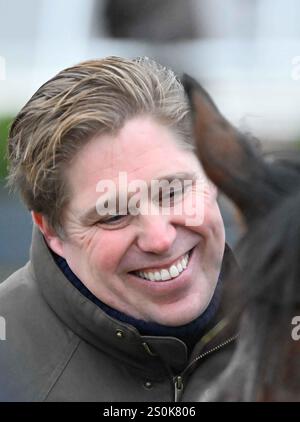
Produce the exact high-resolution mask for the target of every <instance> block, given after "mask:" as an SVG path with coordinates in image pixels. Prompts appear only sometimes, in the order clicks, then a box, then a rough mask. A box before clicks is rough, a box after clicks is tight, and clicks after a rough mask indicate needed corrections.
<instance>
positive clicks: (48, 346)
mask: <svg viewBox="0 0 300 422" xmlns="http://www.w3.org/2000/svg"><path fill="white" fill-rule="evenodd" d="M226 254H227V257H226V259H229V260H230V259H231V257H230V256H229V255H230V254H231V252H230V250H229V249H227V250H226V253H225V255H226ZM228 256H229V258H228ZM231 290H232V286H230V285H228V286H226V288H225V289H223V298H222V302H221V306H220V307H219V310H218V312H217V315H216V318H215V320H214V321H212V322H211V323H210V326H209V327H208V328H207V330H210V329H211V328H212V327H213V326H214V325H215V324H216V323H217V322H218V321H220V320H221V319H222V317H223V316H224V314H226V307H227V303H228V297H227V295H228V292H229V293H230V291H231ZM0 316H2V317H4V318H5V321H6V340H0V401H26V402H32V401H50V402H51V401H72V402H74V401H154V402H155V401H158V402H172V401H175V400H176V401H195V400H197V398H198V397H199V394H200V393H203V392H204V391H205V389H206V388H207V386H208V383H210V382H211V381H212V380H214V379H217V376H218V375H219V374H220V373H221V372H222V370H223V369H224V368H225V366H226V365H227V364H228V362H229V360H230V358H231V356H232V353H233V349H234V340H233V337H234V335H235V327H233V326H230V325H229V326H227V327H226V328H224V329H222V330H219V332H217V334H216V333H215V334H214V335H213V336H211V331H210V335H209V336H204V337H203V338H202V339H199V342H198V343H197V345H196V346H195V348H194V350H193V352H192V354H191V356H190V357H188V354H187V348H186V345H185V344H184V343H183V342H182V341H181V340H179V339H177V338H174V337H156V336H141V335H140V334H139V332H138V331H137V330H136V329H135V328H134V327H132V326H130V325H128V324H125V323H122V322H119V321H117V320H114V319H113V318H111V317H110V316H108V315H107V314H106V313H105V312H104V311H102V310H101V309H100V308H99V307H98V306H97V305H95V304H94V303H93V302H91V301H90V300H89V299H87V298H86V297H85V296H83V295H82V294H81V293H80V292H79V290H77V289H76V288H75V287H74V286H73V285H72V284H71V283H70V282H69V280H67V279H66V277H65V276H64V274H63V273H62V272H61V270H60V269H59V268H58V267H57V265H56V263H55V262H54V259H53V257H52V255H51V253H50V252H49V250H48V248H47V246H46V244H45V241H44V238H43V236H42V235H41V233H40V231H39V230H38V229H37V228H36V227H35V228H34V230H33V240H32V246H31V259H30V261H29V262H28V263H27V264H26V265H25V266H24V267H23V268H21V269H20V270H18V271H17V272H15V273H14V274H12V275H11V276H10V277H9V278H8V279H7V280H6V281H4V282H3V283H1V284H0ZM210 337H212V338H211V339H210Z"/></svg>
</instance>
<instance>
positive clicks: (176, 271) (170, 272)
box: [133, 249, 193, 281]
mask: <svg viewBox="0 0 300 422" xmlns="http://www.w3.org/2000/svg"><path fill="white" fill-rule="evenodd" d="M192 251H193V249H191V250H190V251H189V252H187V253H186V254H184V255H182V256H181V257H180V258H178V260H177V261H176V262H175V263H174V264H172V265H171V266H170V267H167V268H160V269H159V268H158V269H153V270H151V271H134V272H133V274H135V275H137V276H138V277H140V278H143V279H145V280H149V281H166V280H171V279H173V278H176V277H178V276H179V275H180V274H181V273H182V272H183V271H185V270H186V268H187V266H188V263H189V260H190V256H191V253H192Z"/></svg>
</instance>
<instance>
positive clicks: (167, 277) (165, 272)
mask: <svg viewBox="0 0 300 422" xmlns="http://www.w3.org/2000/svg"><path fill="white" fill-rule="evenodd" d="M160 274H161V279H162V280H170V279H171V278H172V277H171V276H170V273H169V271H168V270H161V272H160Z"/></svg>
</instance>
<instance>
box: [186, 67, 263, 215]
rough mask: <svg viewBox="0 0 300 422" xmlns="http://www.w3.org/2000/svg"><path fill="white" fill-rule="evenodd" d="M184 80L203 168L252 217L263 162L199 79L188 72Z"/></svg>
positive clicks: (243, 211)
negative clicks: (220, 109) (222, 112)
mask: <svg viewBox="0 0 300 422" xmlns="http://www.w3.org/2000/svg"><path fill="white" fill-rule="evenodd" d="M182 83H183V85H184V88H185V90H186V93H187V95H188V98H189V101H190V104H191V108H192V115H193V123H194V133H195V144H196V151H197V155H198V157H199V159H200V161H201V162H202V165H203V167H204V170H205V171H206V173H207V175H208V177H209V178H210V179H211V180H212V181H213V182H214V183H215V184H216V185H217V186H218V187H219V188H220V189H221V190H222V191H223V192H224V193H225V194H226V195H228V196H229V197H230V198H231V199H232V200H233V201H234V202H235V203H236V205H237V206H238V207H239V208H240V209H241V211H242V213H243V214H244V216H245V217H246V219H250V218H251V216H252V215H253V213H254V214H255V212H256V211H257V210H256V209H254V208H253V204H254V202H255V201H254V200H253V199H254V198H253V196H252V197H251V194H257V192H256V189H255V182H256V180H259V179H257V177H260V178H261V177H262V175H261V173H262V172H264V170H265V169H264V165H263V162H262V160H261V159H260V157H259V155H258V154H257V153H256V151H255V150H254V148H252V147H251V145H250V144H249V143H248V142H247V141H246V139H243V136H242V135H241V134H240V133H239V132H238V131H237V129H235V128H234V127H233V126H232V125H231V124H230V123H229V122H228V121H227V120H226V119H225V117H223V116H222V114H221V113H220V111H219V110H218V108H217V107H216V105H215V104H214V102H213V100H212V99H211V98H210V96H209V95H208V93H207V92H206V91H205V90H204V89H203V88H202V87H201V85H200V84H199V83H198V82H196V81H195V80H194V79H193V78H191V77H190V76H188V75H186V74H185V75H184V76H183V78H182ZM256 206H257V204H256Z"/></svg>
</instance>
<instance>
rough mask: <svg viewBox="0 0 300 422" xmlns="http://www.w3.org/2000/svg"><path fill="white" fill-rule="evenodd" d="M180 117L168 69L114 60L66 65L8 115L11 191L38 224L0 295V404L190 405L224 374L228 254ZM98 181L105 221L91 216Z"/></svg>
mask: <svg viewBox="0 0 300 422" xmlns="http://www.w3.org/2000/svg"><path fill="white" fill-rule="evenodd" d="M190 114H191V113H190V109H189V106H188V102H187V99H186V97H185V93H184V89H183V87H182V85H181V84H180V82H179V81H178V80H177V79H176V77H175V75H174V74H173V72H172V71H171V70H168V69H166V68H164V67H162V66H160V65H159V64H157V63H155V62H153V61H151V60H149V59H136V60H127V59H122V58H117V57H110V58H106V59H103V60H95V61H90V62H85V63H81V64H79V65H77V66H74V67H72V68H69V69H66V70H63V71H62V72H60V73H59V74H58V75H57V76H55V77H54V78H52V79H51V80H49V81H48V82H46V83H45V84H44V85H43V86H42V87H41V88H40V89H39V90H38V91H37V92H36V93H35V94H34V95H33V97H32V98H31V99H30V100H29V102H28V103H27V104H26V105H25V107H24V108H23V109H22V110H21V112H20V113H19V115H18V116H17V118H16V120H15V122H14V124H13V126H12V128H11V132H10V138H9V158H10V176H9V183H10V185H11V186H14V187H16V188H17V189H18V190H19V191H20V193H21V195H22V197H23V199H24V201H25V203H26V205H27V206H28V208H29V209H30V210H31V213H32V217H33V221H34V223H35V224H34V229H33V240H32V248H31V257H30V261H29V263H28V264H27V265H26V266H25V267H24V268H22V269H20V270H19V271H18V272H16V273H15V274H13V275H12V276H11V277H10V278H9V279H8V280H6V281H5V282H4V283H3V284H2V285H1V287H0V306H1V308H0V309H1V315H3V317H5V318H6V321H7V341H5V342H2V343H1V344H0V373H1V374H2V377H4V378H3V379H5V382H6V383H7V388H5V390H4V389H2V391H0V399H1V400H2V401H5V400H14V401H15V400H17V401H172V400H185V401H189V400H193V399H194V398H195V397H196V396H197V394H199V388H200V389H204V388H205V386H206V380H209V381H211V379H212V378H213V377H216V376H217V375H218V374H219V372H220V371H221V370H222V369H224V367H225V365H226V363H227V362H228V360H229V358H230V356H231V352H232V346H231V344H232V343H233V342H232V339H233V334H234V331H233V330H234V328H233V327H231V326H230V325H229V326H228V325H226V324H225V322H224V321H225V320H224V317H225V316H226V303H227V302H228V299H227V298H226V295H227V294H228V292H230V290H231V289H232V286H231V285H229V284H228V285H227V286H226V282H225V281H224V280H223V279H224V271H225V266H226V265H227V262H228V260H230V259H232V258H231V253H230V250H229V249H228V247H227V246H226V247H225V234H224V225H223V221H222V217H221V215H220V211H219V208H218V204H217V192H216V189H215V188H214V186H213V185H212V184H211V183H210V182H209V181H208V180H207V179H206V176H205V174H204V172H203V170H202V168H201V165H200V163H199V161H198V159H197V157H196V155H195V153H194V147H193V132H192V124H191V116H190ZM120 175H126V183H121V184H120V183H119V181H120ZM103 181H105V182H107V183H108V186H113V187H116V189H113V192H114V194H115V195H114V198H113V199H114V200H115V204H116V207H115V209H114V212H112V211H111V210H109V209H108V208H107V209H106V208H105V207H104V206H102V208H101V211H102V212H99V203H100V202H101V201H102V203H107V195H106V194H107V192H103V190H101V189H100V188H99V186H100V185H99V183H100V184H101V183H102V184H103ZM153 181H167V182H168V183H169V185H168V183H167V184H165V185H164V186H167V188H159V190H158V195H153ZM174 182H176V183H174ZM143 184H144V185H145V186H146V189H144V191H143V192H141V189H140V190H139V189H137V191H136V192H135V202H134V204H135V207H132V201H131V200H132V198H131V199H130V194H131V196H132V193H133V192H132V186H139V187H141V186H143ZM129 186H131V188H130V189H129V188H128V187H129ZM170 186H172V187H171V188H170ZM156 193H157V192H156ZM121 199H122V201H121ZM124 200H125V208H124ZM99 201H100V202H99ZM130 201H131V202H130ZM121 202H122V206H120V203H121ZM130 204H131V205H130ZM166 204H167V206H166ZM149 205H150V206H149ZM133 208H134V209H133ZM105 209H106V211H107V212H103V210H105ZM224 251H225V252H224ZM224 285H225V286H224ZM224 326H225V327H224ZM222 327H223V328H222ZM200 355H205V356H206V355H207V356H208V357H207V358H206V359H205V360H204V359H202V360H201V359H199V356H200ZM199 379H200V380H201V382H200V384H199ZM195 386H197V387H195Z"/></svg>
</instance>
